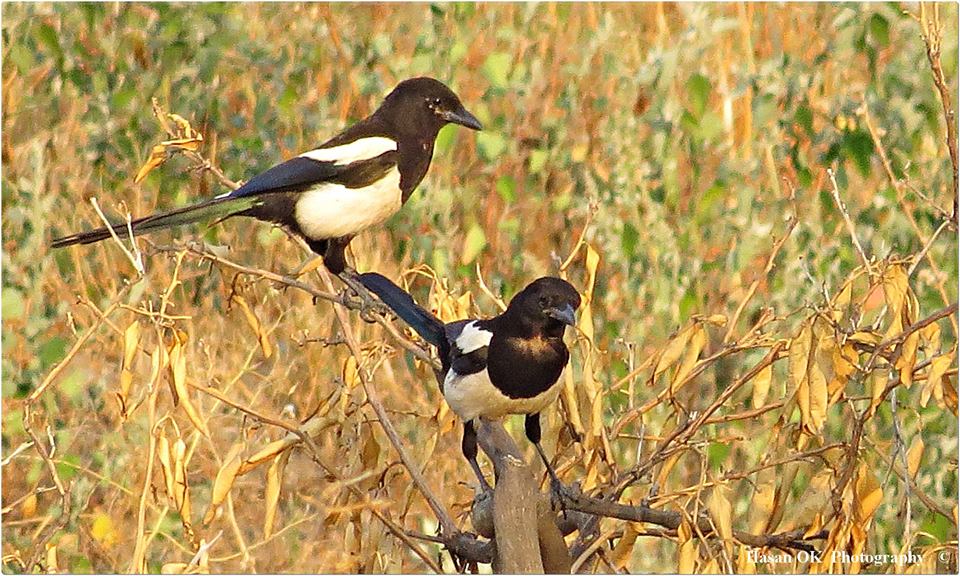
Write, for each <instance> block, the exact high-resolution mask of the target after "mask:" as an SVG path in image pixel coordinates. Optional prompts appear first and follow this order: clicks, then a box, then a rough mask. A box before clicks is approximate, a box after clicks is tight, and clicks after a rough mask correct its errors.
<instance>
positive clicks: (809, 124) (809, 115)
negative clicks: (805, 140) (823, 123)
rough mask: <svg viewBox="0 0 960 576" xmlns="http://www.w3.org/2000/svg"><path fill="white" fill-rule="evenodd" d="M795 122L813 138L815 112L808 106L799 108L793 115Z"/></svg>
mask: <svg viewBox="0 0 960 576" xmlns="http://www.w3.org/2000/svg"><path fill="white" fill-rule="evenodd" d="M793 121H794V122H795V123H796V124H797V125H798V126H800V127H801V128H803V129H804V130H806V131H807V134H809V135H810V136H813V111H812V110H810V108H809V107H808V106H807V105H806V104H801V105H800V106H798V107H797V111H796V112H795V113H794V115H793Z"/></svg>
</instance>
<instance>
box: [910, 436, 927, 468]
mask: <svg viewBox="0 0 960 576" xmlns="http://www.w3.org/2000/svg"><path fill="white" fill-rule="evenodd" d="M922 460H923V438H921V437H920V434H917V435H916V436H914V437H913V441H912V442H911V443H910V449H909V450H907V468H908V471H909V472H910V477H911V478H916V477H917V471H918V470H919V469H920V462H921V461H922Z"/></svg>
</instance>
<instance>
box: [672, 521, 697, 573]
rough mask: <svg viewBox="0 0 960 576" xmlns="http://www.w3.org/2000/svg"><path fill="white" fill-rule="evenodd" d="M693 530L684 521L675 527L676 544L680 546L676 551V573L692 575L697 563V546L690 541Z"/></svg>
mask: <svg viewBox="0 0 960 576" xmlns="http://www.w3.org/2000/svg"><path fill="white" fill-rule="evenodd" d="M692 535H693V530H692V529H691V528H690V524H689V523H688V522H687V520H686V519H683V520H682V521H681V522H680V526H678V527H677V542H678V543H679V544H680V546H679V548H678V550H677V573H678V574H693V569H694V568H695V567H696V563H697V546H696V543H695V542H694V541H693V540H692V538H691V536H692Z"/></svg>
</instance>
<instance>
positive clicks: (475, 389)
mask: <svg viewBox="0 0 960 576" xmlns="http://www.w3.org/2000/svg"><path fill="white" fill-rule="evenodd" d="M359 280H360V283H361V284H363V286H364V287H366V288H367V289H368V290H370V291H371V292H373V293H374V294H376V295H377V296H378V297H379V298H380V299H381V300H382V301H383V302H384V303H385V304H386V305H387V306H388V307H389V308H390V309H391V310H393V311H394V313H396V314H397V316H399V317H400V318H401V319H402V320H403V321H404V322H406V323H407V324H409V325H410V327H411V328H413V329H414V330H415V331H416V332H417V333H418V334H419V335H420V336H421V337H422V338H423V339H424V340H426V341H427V342H429V343H430V344H432V345H434V346H436V347H437V349H438V351H439V355H440V362H441V373H440V375H439V379H440V382H441V385H442V389H443V397H444V399H446V401H447V404H449V405H450V408H451V409H453V411H454V413H456V414H457V415H458V416H459V417H460V418H462V419H463V442H462V445H461V448H462V450H463V455H464V456H465V457H466V459H467V460H468V461H469V462H470V466H471V467H472V468H473V471H474V473H476V475H477V478H478V479H479V480H480V482H481V484H482V485H483V487H484V488H485V489H488V488H489V484H488V483H487V481H486V479H485V478H484V476H483V473H482V472H481V471H480V466H479V464H477V433H476V429H475V427H474V420H475V419H476V418H481V417H482V418H486V419H496V418H500V417H502V416H505V415H507V414H525V415H526V421H525V431H526V435H527V438H529V439H530V441H531V442H533V444H534V446H536V448H537V452H538V453H539V454H540V458H541V459H542V460H543V463H544V465H545V466H546V467H547V471H548V472H549V473H550V478H551V481H552V484H553V488H554V489H555V490H556V489H558V488H559V486H560V481H559V479H558V478H557V475H556V473H555V472H554V470H553V467H552V466H551V465H550V461H549V459H548V458H547V456H546V454H545V453H544V451H543V448H542V447H541V445H540V411H541V410H543V409H544V408H546V407H547V406H548V405H550V404H551V403H552V402H553V401H554V400H556V398H557V395H558V394H559V392H560V387H561V383H560V375H561V374H562V373H563V369H564V367H565V366H566V365H567V361H568V360H569V359H570V353H569V351H568V350H567V346H566V344H565V343H564V342H563V334H564V330H565V328H566V327H567V326H574V325H576V318H575V316H574V313H575V311H576V309H577V308H579V306H580V294H579V293H578V292H577V290H576V289H575V288H574V287H573V286H571V285H570V284H569V283H568V282H566V281H565V280H561V279H560V278H553V277H543V278H539V279H537V280H535V281H534V282H532V283H531V284H529V285H528V286H527V287H526V288H524V289H523V290H522V291H521V292H520V293H518V294H517V295H516V296H514V297H513V299H512V300H511V301H510V304H509V305H508V306H507V309H506V311H504V312H503V313H502V314H500V315H499V316H495V317H493V318H488V319H486V320H458V321H456V322H451V323H449V324H444V323H443V322H442V321H441V320H440V319H438V318H437V317H436V316H434V315H433V314H431V313H430V312H429V311H427V310H425V309H424V308H422V307H421V306H419V305H418V304H417V303H416V302H414V301H413V298H412V297H411V296H410V294H408V293H407V292H406V291H405V290H403V289H402V288H400V287H399V286H397V285H396V284H394V283H393V282H392V281H391V280H389V279H387V278H385V277H384V276H382V275H380V274H377V273H375V272H369V273H366V274H361V275H360V277H359Z"/></svg>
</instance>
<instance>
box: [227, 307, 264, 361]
mask: <svg viewBox="0 0 960 576" xmlns="http://www.w3.org/2000/svg"><path fill="white" fill-rule="evenodd" d="M231 299H232V300H233V302H235V303H237V304H238V305H239V306H240V310H242V311H243V317H244V318H245V319H246V321H247V324H248V325H249V326H250V328H252V329H253V331H254V333H255V334H256V335H257V341H258V342H259V343H260V350H261V351H262V352H263V357H264V358H270V357H271V356H273V345H272V344H270V335H269V334H268V333H267V330H266V329H264V327H263V324H261V323H260V318H258V317H257V315H256V314H255V313H254V312H253V310H252V309H251V308H250V305H249V304H248V303H247V300H246V298H244V297H243V296H241V295H240V294H237V293H236V292H234V293H233V295H232V297H231Z"/></svg>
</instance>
